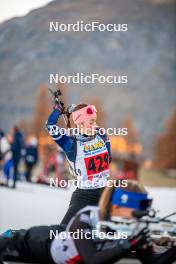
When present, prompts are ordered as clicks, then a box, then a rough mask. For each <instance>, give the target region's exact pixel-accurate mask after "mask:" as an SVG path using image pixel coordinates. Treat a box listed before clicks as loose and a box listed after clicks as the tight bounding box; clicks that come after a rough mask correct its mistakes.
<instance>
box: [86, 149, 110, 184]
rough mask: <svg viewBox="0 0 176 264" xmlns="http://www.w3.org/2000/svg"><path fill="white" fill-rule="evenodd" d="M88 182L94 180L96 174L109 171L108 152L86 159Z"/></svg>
mask: <svg viewBox="0 0 176 264" xmlns="http://www.w3.org/2000/svg"><path fill="white" fill-rule="evenodd" d="M84 161H85V165H86V170H87V177H88V180H92V179H93V176H94V175H95V174H99V173H100V172H103V171H106V170H108V169H109V157H108V152H103V153H101V154H97V155H95V156H92V157H87V158H84Z"/></svg>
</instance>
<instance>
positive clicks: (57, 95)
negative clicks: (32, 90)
mask: <svg viewBox="0 0 176 264" xmlns="http://www.w3.org/2000/svg"><path fill="white" fill-rule="evenodd" d="M48 89H49V91H50V93H51V94H52V100H53V103H54V104H55V105H57V107H58V108H59V110H61V115H62V117H63V119H64V122H65V124H66V125H67V123H68V121H69V116H70V114H71V113H72V112H73V111H74V108H75V106H76V105H75V104H72V105H70V106H68V107H66V106H65V104H64V102H63V101H62V100H61V96H62V93H61V90H60V89H57V90H56V91H53V90H52V89H51V88H48ZM66 118H67V120H66Z"/></svg>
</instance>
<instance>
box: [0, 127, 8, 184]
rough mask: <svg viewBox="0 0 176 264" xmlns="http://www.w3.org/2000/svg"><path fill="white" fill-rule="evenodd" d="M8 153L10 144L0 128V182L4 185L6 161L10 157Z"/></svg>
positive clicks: (6, 172) (6, 171)
mask: <svg viewBox="0 0 176 264" xmlns="http://www.w3.org/2000/svg"><path fill="white" fill-rule="evenodd" d="M9 154H10V144H9V141H8V138H7V137H6V136H5V134H4V132H3V130H1V129H0V184H1V185H6V184H7V178H6V176H8V172H9V170H8V168H9V164H8V161H9V160H10V159H11V157H10V156H9Z"/></svg>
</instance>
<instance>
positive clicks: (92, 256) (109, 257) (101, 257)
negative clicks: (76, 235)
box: [70, 216, 130, 264]
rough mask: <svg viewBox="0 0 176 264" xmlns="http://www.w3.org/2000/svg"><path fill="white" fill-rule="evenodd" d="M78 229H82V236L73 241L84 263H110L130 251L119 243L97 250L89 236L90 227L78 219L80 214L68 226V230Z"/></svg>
mask: <svg viewBox="0 0 176 264" xmlns="http://www.w3.org/2000/svg"><path fill="white" fill-rule="evenodd" d="M78 229H79V230H84V237H83V238H82V237H80V239H75V240H74V242H75V245H76V248H77V250H78V252H79V256H80V257H81V260H82V261H83V263H85V264H92V263H94V264H103V263H104V264H105V263H106V264H107V263H108V264H111V263H114V262H116V261H118V260H119V259H121V258H123V257H124V256H126V255H127V254H128V253H129V252H130V249H129V248H127V249H124V248H123V247H122V246H121V245H120V244H117V245H115V246H114V247H113V248H112V247H111V248H108V249H103V250H100V251H97V250H96V248H95V243H94V241H93V239H92V238H91V232H92V228H91V226H90V225H89V224H88V223H86V222H85V221H82V220H80V216H78V217H76V219H75V221H74V222H73V224H72V225H71V227H70V232H76V231H78ZM88 237H89V238H90V239H89V238H88ZM103 244H104V243H103V241H102V247H103Z"/></svg>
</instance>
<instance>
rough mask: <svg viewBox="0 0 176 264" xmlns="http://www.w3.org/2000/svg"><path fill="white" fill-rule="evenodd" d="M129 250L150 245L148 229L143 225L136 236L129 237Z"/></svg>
mask: <svg viewBox="0 0 176 264" xmlns="http://www.w3.org/2000/svg"><path fill="white" fill-rule="evenodd" d="M130 244H131V250H135V251H137V250H138V249H140V248H147V247H148V246H152V242H151V237H150V230H149V229H148V228H147V227H144V228H143V229H142V230H141V231H140V232H139V233H138V234H137V235H136V236H134V237H133V238H132V239H130Z"/></svg>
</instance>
